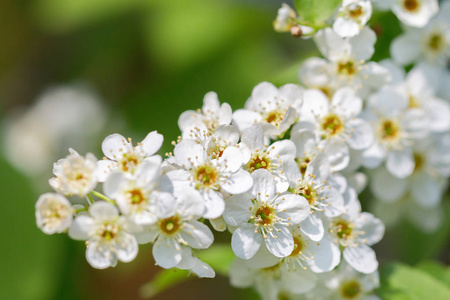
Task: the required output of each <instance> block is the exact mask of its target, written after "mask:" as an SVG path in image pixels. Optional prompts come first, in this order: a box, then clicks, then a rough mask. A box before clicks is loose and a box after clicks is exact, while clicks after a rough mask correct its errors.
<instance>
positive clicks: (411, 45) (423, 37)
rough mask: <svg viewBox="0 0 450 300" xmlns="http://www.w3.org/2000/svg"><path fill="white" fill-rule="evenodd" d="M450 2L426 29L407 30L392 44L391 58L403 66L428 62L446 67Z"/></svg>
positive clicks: (449, 49)
mask: <svg viewBox="0 0 450 300" xmlns="http://www.w3.org/2000/svg"><path fill="white" fill-rule="evenodd" d="M449 14H450V2H448V1H447V2H444V3H443V5H442V9H441V11H440V13H439V14H438V15H437V16H436V17H435V18H434V19H432V20H431V22H430V23H429V24H428V25H427V26H425V27H424V28H406V29H405V32H404V33H403V34H402V35H400V36H398V37H396V38H395V39H394V40H393V42H392V43H391V48H390V50H391V56H392V58H393V59H394V60H395V61H396V62H397V63H399V64H401V65H408V64H410V63H413V62H420V61H423V60H425V61H427V62H429V63H432V64H435V65H439V66H442V67H445V65H446V63H447V60H448V59H449V57H450V21H449V18H448V16H449Z"/></svg>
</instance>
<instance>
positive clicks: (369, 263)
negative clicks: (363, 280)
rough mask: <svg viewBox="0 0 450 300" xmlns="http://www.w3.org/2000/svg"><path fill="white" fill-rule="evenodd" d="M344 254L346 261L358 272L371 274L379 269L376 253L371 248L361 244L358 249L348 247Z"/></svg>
mask: <svg viewBox="0 0 450 300" xmlns="http://www.w3.org/2000/svg"><path fill="white" fill-rule="evenodd" d="M343 254H344V259H345V260H346V261H347V262H348V263H349V264H350V265H351V266H352V267H353V268H354V269H355V270H356V271H358V272H361V273H364V274H370V273H373V272H375V271H376V270H377V268H378V261H377V257H376V256H375V251H373V250H372V248H370V247H369V246H366V245H364V244H360V245H359V246H358V247H347V248H345V249H344V252H343Z"/></svg>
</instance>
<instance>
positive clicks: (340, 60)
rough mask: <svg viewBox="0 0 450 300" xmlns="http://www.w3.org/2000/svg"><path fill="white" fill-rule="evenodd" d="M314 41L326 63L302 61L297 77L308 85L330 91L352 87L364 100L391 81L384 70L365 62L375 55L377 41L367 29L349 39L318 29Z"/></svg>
mask: <svg viewBox="0 0 450 300" xmlns="http://www.w3.org/2000/svg"><path fill="white" fill-rule="evenodd" d="M314 40H315V42H316V44H317V47H318V48H319V50H320V52H321V53H322V55H323V56H324V57H325V58H326V60H324V59H318V58H311V59H307V60H305V62H304V63H303V64H302V67H301V69H300V78H301V79H302V81H304V82H305V81H306V84H307V85H309V86H311V85H313V86H312V87H318V88H324V89H325V90H331V91H332V90H336V89H338V88H341V87H351V88H352V89H354V90H356V91H357V93H358V95H360V96H361V97H365V96H367V95H368V94H369V93H370V92H371V91H373V90H378V89H379V88H380V87H382V86H384V85H386V84H387V83H388V82H389V81H390V76H389V72H388V70H387V69H385V68H384V67H382V66H380V65H379V64H377V63H375V62H366V61H367V60H368V59H370V58H371V57H372V55H373V53H374V44H375V41H376V35H375V33H374V32H373V31H372V30H371V29H370V28H368V27H364V28H363V29H362V30H361V32H360V33H359V34H358V35H356V36H354V37H351V38H342V37H341V36H339V35H338V34H337V33H336V32H335V31H334V30H332V29H331V28H326V29H324V30H320V31H319V32H318V33H317V34H316V35H315V36H314ZM312 60H313V61H312ZM313 77H314V78H313ZM304 78H307V79H306V80H303V79H304ZM327 82H328V84H326V83H327Z"/></svg>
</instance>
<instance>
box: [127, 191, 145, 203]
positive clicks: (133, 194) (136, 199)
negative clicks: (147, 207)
mask: <svg viewBox="0 0 450 300" xmlns="http://www.w3.org/2000/svg"><path fill="white" fill-rule="evenodd" d="M128 197H129V199H130V202H131V204H140V203H142V202H144V201H145V197H144V195H143V194H142V191H141V190H139V189H134V190H131V191H129V192H128Z"/></svg>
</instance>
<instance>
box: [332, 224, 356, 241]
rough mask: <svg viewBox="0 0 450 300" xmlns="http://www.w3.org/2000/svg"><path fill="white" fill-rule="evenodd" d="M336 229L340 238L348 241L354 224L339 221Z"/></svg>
mask: <svg viewBox="0 0 450 300" xmlns="http://www.w3.org/2000/svg"><path fill="white" fill-rule="evenodd" d="M334 227H335V228H336V234H337V236H338V238H340V239H343V240H346V239H348V238H350V237H351V235H352V231H353V224H351V223H349V222H347V221H346V220H339V221H337V222H336V224H335V226H334Z"/></svg>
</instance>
